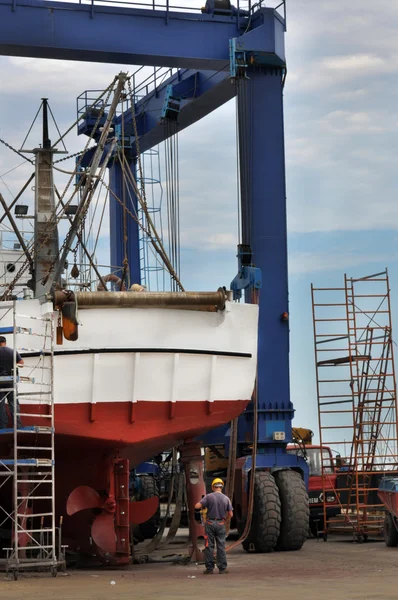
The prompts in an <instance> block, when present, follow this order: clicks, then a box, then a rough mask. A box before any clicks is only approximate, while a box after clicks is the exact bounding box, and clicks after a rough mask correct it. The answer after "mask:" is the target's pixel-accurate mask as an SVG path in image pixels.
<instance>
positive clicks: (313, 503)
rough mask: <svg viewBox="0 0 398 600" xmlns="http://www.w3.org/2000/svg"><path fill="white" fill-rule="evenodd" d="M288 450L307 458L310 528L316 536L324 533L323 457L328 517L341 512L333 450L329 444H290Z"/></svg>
mask: <svg viewBox="0 0 398 600" xmlns="http://www.w3.org/2000/svg"><path fill="white" fill-rule="evenodd" d="M287 451H288V452H290V453H292V454H300V455H301V456H304V458H305V459H306V460H307V462H308V465H309V469H310V476H309V485H308V496H309V503H310V529H311V532H312V534H313V535H314V536H315V537H318V535H319V534H322V533H323V531H324V529H325V523H324V508H323V504H324V503H323V500H324V491H323V485H322V457H321V452H323V468H324V472H325V475H326V476H325V496H326V498H325V499H326V518H327V519H328V520H329V519H331V518H332V517H335V516H337V515H339V514H340V512H341V506H340V503H339V499H338V495H337V492H336V480H337V467H336V464H335V461H334V459H333V455H332V451H331V450H330V448H328V447H327V446H324V447H323V449H321V446H314V445H312V444H309V445H305V444H302V443H301V444H290V445H289V446H288V447H287Z"/></svg>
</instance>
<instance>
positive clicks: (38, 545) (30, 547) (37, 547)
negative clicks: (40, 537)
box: [17, 544, 55, 551]
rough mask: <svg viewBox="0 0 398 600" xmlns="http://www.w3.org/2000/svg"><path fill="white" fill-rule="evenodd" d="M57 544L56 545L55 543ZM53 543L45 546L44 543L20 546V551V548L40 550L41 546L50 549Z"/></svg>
mask: <svg viewBox="0 0 398 600" xmlns="http://www.w3.org/2000/svg"><path fill="white" fill-rule="evenodd" d="M54 546H55V545H54ZM52 547H53V545H52V544H50V545H49V546H47V545H46V546H43V545H42V544H37V545H35V546H18V548H17V549H18V551H19V550H40V549H41V548H44V549H45V550H49V549H50V548H52Z"/></svg>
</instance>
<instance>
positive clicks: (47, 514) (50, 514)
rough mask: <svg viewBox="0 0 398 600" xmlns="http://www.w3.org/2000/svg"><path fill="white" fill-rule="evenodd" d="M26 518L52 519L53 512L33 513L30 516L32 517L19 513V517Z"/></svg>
mask: <svg viewBox="0 0 398 600" xmlns="http://www.w3.org/2000/svg"><path fill="white" fill-rule="evenodd" d="M26 516H29V518H34V517H52V516H53V513H52V512H46V513H33V514H30V515H26V513H22V514H19V513H17V517H26Z"/></svg>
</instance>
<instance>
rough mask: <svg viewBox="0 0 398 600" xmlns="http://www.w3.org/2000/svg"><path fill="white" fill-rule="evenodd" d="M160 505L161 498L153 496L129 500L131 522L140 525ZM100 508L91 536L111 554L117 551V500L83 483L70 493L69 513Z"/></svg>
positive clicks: (67, 510) (67, 507) (100, 546)
mask: <svg viewBox="0 0 398 600" xmlns="http://www.w3.org/2000/svg"><path fill="white" fill-rule="evenodd" d="M158 507H159V498H158V497H157V496H152V497H151V498H148V499H147V500H140V501H137V502H131V501H130V502H129V522H130V524H131V525H140V524H141V523H145V521H148V519H150V518H151V517H152V516H153V515H154V514H155V512H156V511H157V509H158ZM89 508H91V509H100V510H101V512H100V513H99V515H97V516H96V517H95V519H94V522H93V524H92V526H91V536H92V538H93V540H94V542H95V544H96V545H97V546H98V548H100V549H101V550H103V551H104V552H108V553H110V554H114V553H115V552H116V531H115V522H114V517H115V511H116V500H115V498H114V496H112V495H109V496H108V497H106V498H105V499H104V498H103V497H101V496H100V495H99V494H98V492H96V490H94V489H93V488H92V487H89V486H88V485H81V486H79V487H77V488H75V489H74V490H73V492H71V494H69V497H68V500H67V503H66V512H67V513H68V515H74V514H75V513H77V512H79V511H81V510H86V509H89Z"/></svg>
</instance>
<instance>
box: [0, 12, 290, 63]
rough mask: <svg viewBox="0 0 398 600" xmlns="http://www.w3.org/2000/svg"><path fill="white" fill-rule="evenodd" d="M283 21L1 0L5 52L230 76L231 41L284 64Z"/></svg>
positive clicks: (0, 38) (262, 15)
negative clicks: (226, 72) (239, 41)
mask: <svg viewBox="0 0 398 600" xmlns="http://www.w3.org/2000/svg"><path fill="white" fill-rule="evenodd" d="M284 27H285V26H284V20H283V19H282V17H281V16H280V15H279V13H278V12H277V11H276V10H274V9H270V8H261V9H260V10H257V12H255V13H254V14H253V15H250V16H245V17H242V16H240V13H238V14H230V15H228V16H224V15H217V14H214V13H213V14H206V13H201V12H197V13H196V12H193V11H191V12H179V11H174V10H173V11H170V10H168V11H165V10H152V9H151V10H148V9H143V8H130V7H127V8H124V7H121V6H110V5H109V4H108V5H107V6H104V5H99V4H98V5H97V4H95V2H94V1H93V2H91V3H90V4H82V3H78V2H58V1H57V0H50V1H49V0H19V1H18V0H0V54H2V55H8V56H27V57H35V58H53V59H54V58H55V59H62V60H78V61H91V62H104V63H118V64H135V65H141V64H145V65H147V66H168V67H177V68H189V69H207V70H214V71H219V70H228V69H229V59H230V57H229V47H228V40H230V39H232V38H240V37H242V39H245V40H248V41H250V46H251V47H252V48H256V47H257V48H258V49H259V50H261V52H262V53H266V54H268V55H269V56H270V57H273V60H275V57H276V59H277V60H278V61H279V62H280V63H282V62H283V63H284V60H285V58H284Z"/></svg>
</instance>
